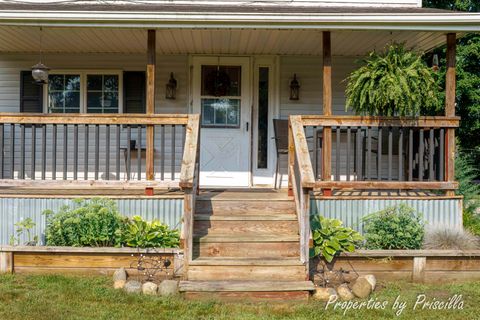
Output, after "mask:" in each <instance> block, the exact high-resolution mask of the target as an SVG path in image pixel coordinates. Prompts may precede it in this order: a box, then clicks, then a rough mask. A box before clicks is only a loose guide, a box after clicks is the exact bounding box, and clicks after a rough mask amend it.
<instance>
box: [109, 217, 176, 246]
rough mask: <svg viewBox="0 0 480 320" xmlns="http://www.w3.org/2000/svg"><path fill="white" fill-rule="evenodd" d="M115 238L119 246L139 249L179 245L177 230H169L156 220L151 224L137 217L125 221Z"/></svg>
mask: <svg viewBox="0 0 480 320" xmlns="http://www.w3.org/2000/svg"><path fill="white" fill-rule="evenodd" d="M124 222H125V224H124V225H123V226H122V228H121V229H118V230H117V236H118V238H119V243H120V244H121V245H125V246H129V247H139V248H148V247H156V248H174V247H178V245H179V244H180V236H179V233H178V230H175V229H174V230H171V229H170V228H169V227H168V226H167V225H165V224H162V223H161V222H160V221H158V220H154V221H151V222H148V221H145V220H143V219H142V218H141V217H139V216H134V217H133V218H131V219H128V218H127V219H126V220H125V221H124Z"/></svg>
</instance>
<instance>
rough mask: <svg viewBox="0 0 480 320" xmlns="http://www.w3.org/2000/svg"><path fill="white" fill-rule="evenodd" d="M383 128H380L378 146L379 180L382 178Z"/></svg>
mask: <svg viewBox="0 0 480 320" xmlns="http://www.w3.org/2000/svg"><path fill="white" fill-rule="evenodd" d="M382 139H383V128H382V127H379V128H378V146H377V153H378V154H377V180H378V181H380V180H382V144H383V141H382Z"/></svg>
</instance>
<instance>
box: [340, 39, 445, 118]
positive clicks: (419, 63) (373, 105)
mask: <svg viewBox="0 0 480 320" xmlns="http://www.w3.org/2000/svg"><path fill="white" fill-rule="evenodd" d="M362 63H363V65H362V67H360V68H359V69H357V70H355V71H353V72H352V73H351V74H350V75H349V76H348V78H347V79H345V80H346V81H347V89H346V96H347V103H346V109H347V110H348V109H353V110H354V111H355V112H356V113H357V114H360V115H372V116H417V115H419V114H420V112H421V111H422V110H432V109H437V108H438V105H439V99H438V93H437V91H438V86H437V83H436V79H435V74H434V72H433V71H432V70H431V69H430V68H429V67H428V66H427V65H426V64H425V62H424V61H423V60H422V56H421V55H420V54H418V53H416V52H414V51H410V50H407V49H406V48H405V46H404V45H403V44H396V43H393V44H390V45H389V46H388V47H387V48H386V50H385V51H384V52H382V53H377V52H375V51H373V52H371V53H370V54H369V55H368V58H366V59H365V60H363V61H362Z"/></svg>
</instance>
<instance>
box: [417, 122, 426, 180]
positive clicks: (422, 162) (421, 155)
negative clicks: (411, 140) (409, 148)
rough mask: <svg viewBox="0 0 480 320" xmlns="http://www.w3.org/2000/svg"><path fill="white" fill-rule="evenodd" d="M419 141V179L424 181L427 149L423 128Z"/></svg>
mask: <svg viewBox="0 0 480 320" xmlns="http://www.w3.org/2000/svg"><path fill="white" fill-rule="evenodd" d="M419 140H420V141H419V143H418V181H423V165H424V161H423V156H424V151H425V144H424V141H423V129H420V134H419Z"/></svg>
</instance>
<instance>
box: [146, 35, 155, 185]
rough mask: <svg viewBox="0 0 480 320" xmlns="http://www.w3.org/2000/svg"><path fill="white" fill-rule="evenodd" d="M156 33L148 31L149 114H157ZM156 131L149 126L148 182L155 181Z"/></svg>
mask: <svg viewBox="0 0 480 320" xmlns="http://www.w3.org/2000/svg"><path fill="white" fill-rule="evenodd" d="M155 49H156V33H155V30H148V46H147V114H148V115H152V114H154V113H155V56H156V52H155ZM154 131H155V127H154V126H153V125H147V146H146V149H147V150H146V168H145V170H146V175H147V180H153V179H154V170H153V162H154V147H153V140H154Z"/></svg>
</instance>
